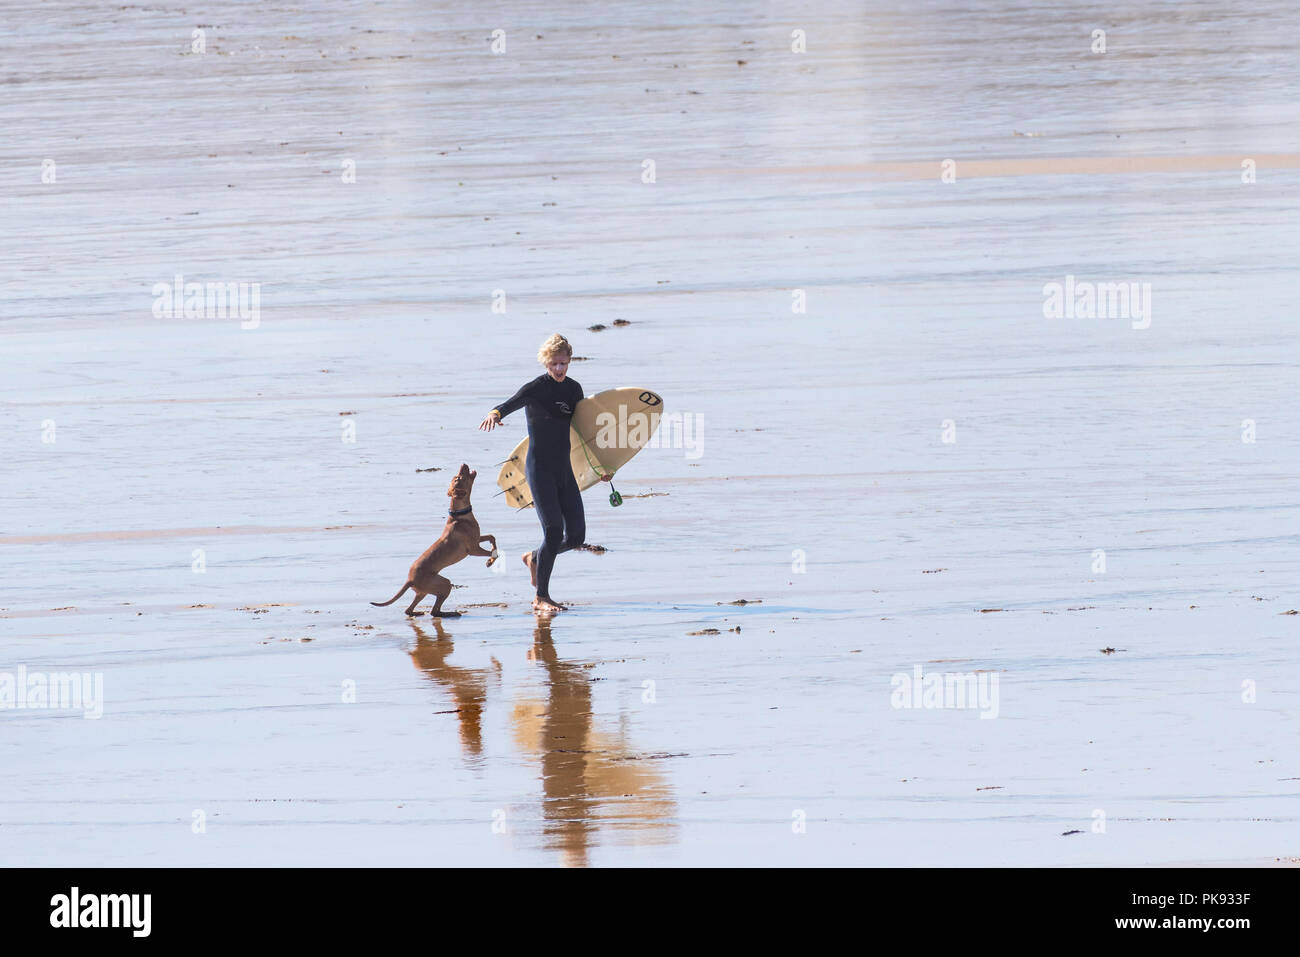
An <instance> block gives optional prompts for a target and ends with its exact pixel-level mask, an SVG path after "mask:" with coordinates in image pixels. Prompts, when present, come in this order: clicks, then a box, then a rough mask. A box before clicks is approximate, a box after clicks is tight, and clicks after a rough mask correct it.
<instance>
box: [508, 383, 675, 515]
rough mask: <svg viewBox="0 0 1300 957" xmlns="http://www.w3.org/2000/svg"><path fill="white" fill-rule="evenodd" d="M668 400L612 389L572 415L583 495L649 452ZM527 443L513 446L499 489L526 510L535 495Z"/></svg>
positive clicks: (576, 473)
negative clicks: (604, 477)
mask: <svg viewBox="0 0 1300 957" xmlns="http://www.w3.org/2000/svg"><path fill="white" fill-rule="evenodd" d="M663 409H664V400H663V398H662V397H661V396H660V395H659V394H658V393H656V392H652V391H650V390H649V389H638V388H634V387H627V388H623V389H608V390H606V391H604V392H598V393H596V394H595V395H591V396H587V398H585V399H583V400H582V401H581V402H579V403H578V406H577V408H575V409H574V410H573V421H572V422H571V423H570V425H569V443H570V444H569V462H570V464H571V465H572V466H573V477H574V478H576V479H577V480H578V488H579V489H589V488H591V487H592V486H593V485H595V484H597V483H598V482H599V481H600V480H601V476H602V475H612V474H614V473H615V472H617V471H618V470H619V469H621V468H622V467H623V466H624V465H626V464H627V463H628V462H629V461H630V460H631V458H632V456H634V455H636V454H637V452H640V451H641V449H643V448H645V446H646V443H648V442H649V441H650V437H651V436H652V435H654V434H655V430H656V429H658V428H659V418H660V416H661V415H662V414H663ZM527 457H528V439H527V438H526V437H525V438H524V440H523V441H522V442H520V443H519V444H518V445H516V446H515V449H514V451H513V452H511V453H510V458H508V459H506V461H505V464H504V465H502V466H501V474H500V475H499V476H498V477H497V487H498V488H499V489H501V490H502V491H503V492H505V496H506V502H508V503H509V504H510V506H511V508H528V506H530V505H532V504H533V492H532V489H530V488H529V487H528V479H527V477H526V476H525V474H524V463H525V461H526V460H527Z"/></svg>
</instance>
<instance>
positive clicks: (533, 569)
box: [520, 552, 537, 588]
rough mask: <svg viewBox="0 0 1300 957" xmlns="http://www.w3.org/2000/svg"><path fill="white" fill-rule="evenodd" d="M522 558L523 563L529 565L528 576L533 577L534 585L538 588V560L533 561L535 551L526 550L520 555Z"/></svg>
mask: <svg viewBox="0 0 1300 957" xmlns="http://www.w3.org/2000/svg"><path fill="white" fill-rule="evenodd" d="M520 558H521V559H522V560H523V563H524V564H525V565H527V566H528V577H529V578H530V579H532V584H533V587H534V588H536V587H537V562H535V561H533V553H532V552H524V553H523V555H521V556H520Z"/></svg>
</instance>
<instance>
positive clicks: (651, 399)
mask: <svg viewBox="0 0 1300 957" xmlns="http://www.w3.org/2000/svg"><path fill="white" fill-rule="evenodd" d="M637 398H638V399H640V400H641V401H642V402H644V403H645V404H646V405H658V404H659V403H660V402H662V401H663V399H661V398H659V396H657V395H655V394H654V393H653V392H642V393H641V394H640V395H639V396H637Z"/></svg>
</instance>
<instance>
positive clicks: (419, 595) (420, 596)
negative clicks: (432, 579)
mask: <svg viewBox="0 0 1300 957" xmlns="http://www.w3.org/2000/svg"><path fill="white" fill-rule="evenodd" d="M428 594H429V593H428V592H424V591H420V589H419V588H418V587H417V588H416V589H415V597H414V598H413V599H411V604H410V605H408V606H407V608H406V613H407V614H408V615H410V616H411V617H412V618H414V617H416V616H417V615H423V614H424V612H422V611H416V610H415V606H416V605H418V604H419V603H420V602H422V601H424V599H425V598H426V597H427V596H428ZM439 604H441V601H439Z"/></svg>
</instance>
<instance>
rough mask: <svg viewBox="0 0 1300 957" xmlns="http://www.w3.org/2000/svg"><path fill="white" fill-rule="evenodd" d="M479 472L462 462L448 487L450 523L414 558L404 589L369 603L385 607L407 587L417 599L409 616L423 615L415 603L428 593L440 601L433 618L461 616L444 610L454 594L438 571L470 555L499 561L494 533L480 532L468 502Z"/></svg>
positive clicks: (435, 605) (490, 562)
mask: <svg viewBox="0 0 1300 957" xmlns="http://www.w3.org/2000/svg"><path fill="white" fill-rule="evenodd" d="M476 475H478V473H477V472H471V471H470V468H469V466H468V465H461V467H460V471H459V472H458V473H456V477H455V478H454V479H452V480H451V485H449V486H448V487H447V494H448V495H449V496H451V511H450V512H448V513H447V524H446V525H444V526H443V527H442V536H441V537H440V538H439V539H438V540H437V541H436V542H434V543H433V544H432V545H430V546H429V548H428V550H427V551H426V552H425V553H424V554H423V555H421V556H420V557H419V558H417V559H416V560H415V563H414V564H413V565H412V566H411V571H410V573H409V574H408V575H407V577H406V584H405V585H403V586H402V590H401V591H399V592H398V593H397V594H396V595H394V596H393V597H392V598H390V599H388V601H372V602H371V603H370V604H372V605H374V606H375V607H376V608H383V607H384V606H385V605H391V604H392V603H393V602H395V601H397V599H399V598H401V597H402V596H403V595H405V594H406V592H407V590H408V589H410V588H414V589H415V598H414V599H413V600H412V602H411V604H410V606H409V607H408V608H407V609H406V613H407V614H408V615H423V614H424V612H422V611H416V610H415V606H416V605H418V604H419V603H420V602H422V601H424V599H425V596H427V595H435V596H437V599H438V600H437V601H436V602H434V605H433V611H431V612H429V614H430V615H431V616H432V617H434V618H459V617H460V612H458V611H443V610H442V603H443V602H444V601H446V600H447V596H448V595H450V594H451V582H449V581H447V579H445V578H443V577H442V576H441V575H439V574H438V572H440V571H442V570H443V569H444V568H447V567H449V566H451V565H455V564H456V563H457V562H458V561H460V560H461V559H462V558H465V557H467V556H469V555H486V556H488V560H487V563H488V565H489V566H491V564H492V563H493V562H494V561H496V560H497V540H496V538H495V537H493V536H492V535H480V534H479V532H478V522H477V521H475V519H474V513H473V511H472V510H471V508H470V504H469V493H470V491H471V490H472V489H473V488H474V477H475V476H476ZM483 542H491V543H492V551H490V552H489V551H487V550H486V549H485V548H484V547H483V545H482V543H483Z"/></svg>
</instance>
